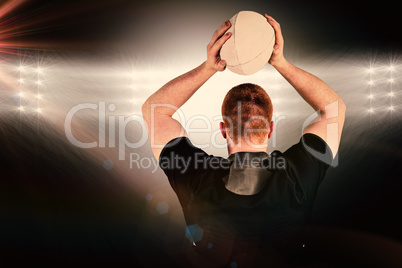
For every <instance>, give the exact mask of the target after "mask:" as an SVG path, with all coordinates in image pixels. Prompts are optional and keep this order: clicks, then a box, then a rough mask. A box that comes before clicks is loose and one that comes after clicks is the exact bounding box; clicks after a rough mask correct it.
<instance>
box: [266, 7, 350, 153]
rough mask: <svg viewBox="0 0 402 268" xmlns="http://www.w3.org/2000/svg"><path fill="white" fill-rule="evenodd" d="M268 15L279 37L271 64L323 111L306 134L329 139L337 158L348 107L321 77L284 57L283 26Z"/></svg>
mask: <svg viewBox="0 0 402 268" xmlns="http://www.w3.org/2000/svg"><path fill="white" fill-rule="evenodd" d="M264 16H265V17H266V19H267V21H268V23H269V24H271V25H272V27H273V28H274V30H275V38H276V42H275V45H274V50H273V53H272V56H271V58H270V60H269V63H270V64H271V65H272V66H273V67H274V68H275V69H276V70H277V71H278V72H279V73H280V74H281V75H282V76H283V77H284V78H285V79H286V80H287V81H288V82H289V83H290V84H291V85H292V86H293V87H294V88H295V89H296V91H297V92H298V93H299V95H300V96H301V97H302V98H303V99H304V100H305V101H306V102H307V103H308V104H309V105H310V106H311V107H312V108H313V109H314V110H315V111H317V112H319V113H320V117H318V118H317V119H316V120H315V121H313V122H312V123H311V124H309V125H308V126H307V127H306V128H305V129H304V133H313V134H316V135H317V136H320V137H321V138H322V139H323V140H325V141H326V143H327V144H328V146H329V147H330V148H331V151H332V155H333V157H334V158H335V156H336V154H337V152H338V148H339V142H340V139H341V134H342V129H343V124H344V121H345V111H346V106H345V104H344V102H343V101H342V99H341V97H339V96H338V94H336V93H335V92H334V91H333V90H332V89H331V88H330V87H329V86H328V85H327V84H325V83H324V82H323V81H322V80H321V79H319V78H318V77H316V76H314V75H312V74H310V73H308V72H306V71H303V70H302V69H300V68H298V67H296V66H294V65H292V64H291V63H289V62H288V61H287V60H286V59H285V58H284V56H283V47H284V40H283V36H282V32H281V27H280V25H279V23H278V22H276V21H275V20H274V19H273V18H272V17H271V16H268V15H267V14H265V15H264Z"/></svg>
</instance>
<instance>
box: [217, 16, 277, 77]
mask: <svg viewBox="0 0 402 268" xmlns="http://www.w3.org/2000/svg"><path fill="white" fill-rule="evenodd" d="M230 23H231V27H230V28H229V29H228V30H227V31H226V32H231V33H232V36H231V37H230V38H229V39H228V40H227V41H226V42H225V44H223V46H222V48H221V51H220V56H221V59H222V60H225V61H226V67H227V68H228V69H229V70H231V71H232V72H234V73H237V74H241V75H250V74H254V73H256V72H258V71H259V70H261V69H262V68H263V67H264V66H265V64H267V62H268V60H269V59H270V57H271V54H272V50H273V47H274V44H275V31H274V29H273V28H272V26H271V25H270V24H269V23H268V22H267V19H266V18H265V17H264V16H262V15H261V14H259V13H257V12H254V11H240V12H239V13H237V14H236V15H234V16H233V17H232V18H231V19H230Z"/></svg>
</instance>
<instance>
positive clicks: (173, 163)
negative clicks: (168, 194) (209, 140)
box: [159, 137, 209, 205]
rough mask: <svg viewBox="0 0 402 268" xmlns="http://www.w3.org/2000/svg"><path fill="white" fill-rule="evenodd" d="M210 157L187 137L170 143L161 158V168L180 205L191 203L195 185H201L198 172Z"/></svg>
mask: <svg viewBox="0 0 402 268" xmlns="http://www.w3.org/2000/svg"><path fill="white" fill-rule="evenodd" d="M208 156H209V155H208V154H207V153H206V152H205V151H203V150H202V149H200V148H197V147H195V146H194V145H193V144H192V143H191V141H190V140H189V139H188V138H187V137H178V138H175V139H173V140H171V141H170V142H168V143H167V144H166V145H165V147H164V148H163V150H162V152H161V154H160V156H159V166H160V167H161V169H162V170H163V171H164V172H165V174H166V176H167V177H168V180H169V183H170V185H171V186H172V188H173V190H174V191H175V192H176V194H177V196H178V198H179V201H180V203H182V205H184V204H185V203H186V202H187V201H189V198H190V195H191V193H192V192H193V190H194V188H195V187H196V186H195V185H197V184H199V183H200V182H198V181H197V180H199V176H197V172H198V171H199V170H200V168H201V167H202V166H203V162H204V160H205V158H207V157H208Z"/></svg>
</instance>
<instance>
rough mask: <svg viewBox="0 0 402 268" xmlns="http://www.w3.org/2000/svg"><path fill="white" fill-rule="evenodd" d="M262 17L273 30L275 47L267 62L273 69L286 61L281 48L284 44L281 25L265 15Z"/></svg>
mask: <svg viewBox="0 0 402 268" xmlns="http://www.w3.org/2000/svg"><path fill="white" fill-rule="evenodd" d="M264 17H265V18H266V19H267V21H268V23H269V24H271V26H272V27H273V28H274V30H275V45H274V49H273V51H272V56H271V58H270V59H269V61H268V63H269V64H271V65H272V66H274V67H275V66H278V65H280V64H282V63H284V62H285V61H286V60H285V57H284V56H283V46H284V43H285V42H284V40H283V36H282V31H281V25H280V24H279V23H278V22H277V21H276V20H275V19H274V18H272V17H271V16H268V15H267V14H264Z"/></svg>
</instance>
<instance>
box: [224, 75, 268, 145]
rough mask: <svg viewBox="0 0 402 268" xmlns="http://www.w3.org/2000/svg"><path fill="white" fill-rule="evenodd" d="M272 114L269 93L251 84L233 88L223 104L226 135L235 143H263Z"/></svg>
mask: <svg viewBox="0 0 402 268" xmlns="http://www.w3.org/2000/svg"><path fill="white" fill-rule="evenodd" d="M272 112H273V107H272V102H271V99H270V97H269V96H268V94H267V92H266V91H265V90H264V89H263V88H262V87H260V86H258V85H255V84H251V83H246V84H240V85H238V86H235V87H233V88H232V89H231V90H229V92H228V93H227V94H226V96H225V99H224V100H223V104H222V116H223V121H224V123H225V127H226V133H227V135H229V137H230V138H231V139H232V141H233V142H234V143H238V142H240V141H241V140H244V141H246V142H248V143H251V144H261V143H263V142H264V141H265V140H266V138H267V135H268V133H269V128H270V122H271V120H272Z"/></svg>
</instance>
